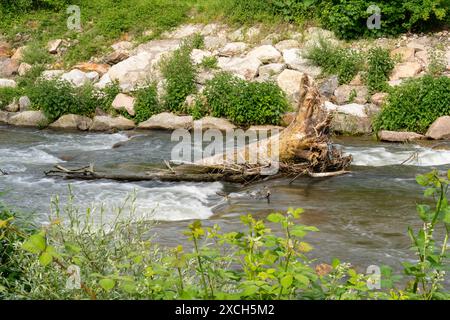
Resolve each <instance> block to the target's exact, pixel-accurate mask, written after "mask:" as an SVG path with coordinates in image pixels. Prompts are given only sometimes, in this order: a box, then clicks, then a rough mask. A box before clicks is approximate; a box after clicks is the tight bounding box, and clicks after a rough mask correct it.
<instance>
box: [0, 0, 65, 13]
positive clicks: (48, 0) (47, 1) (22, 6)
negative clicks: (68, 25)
mask: <svg viewBox="0 0 450 320" xmlns="http://www.w3.org/2000/svg"><path fill="white" fill-rule="evenodd" d="M71 3H72V1H69V0H2V1H1V2H0V7H2V8H4V9H5V10H9V11H12V12H19V11H27V10H31V9H40V8H42V9H61V8H63V7H64V6H65V5H70V4H71Z"/></svg>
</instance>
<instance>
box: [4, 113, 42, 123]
mask: <svg viewBox="0 0 450 320" xmlns="http://www.w3.org/2000/svg"><path fill="white" fill-rule="evenodd" d="M8 123H9V124H11V125H14V126H21V127H39V126H43V125H46V124H47V123H48V119H47V117H46V116H45V115H44V113H43V112H42V111H24V112H20V113H17V114H15V115H12V116H11V117H10V118H9V121H8Z"/></svg>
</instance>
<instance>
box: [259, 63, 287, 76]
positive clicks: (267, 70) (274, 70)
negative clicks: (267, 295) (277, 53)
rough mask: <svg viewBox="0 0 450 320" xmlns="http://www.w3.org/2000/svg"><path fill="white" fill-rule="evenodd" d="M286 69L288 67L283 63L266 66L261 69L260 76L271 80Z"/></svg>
mask: <svg viewBox="0 0 450 320" xmlns="http://www.w3.org/2000/svg"><path fill="white" fill-rule="evenodd" d="M285 68H286V65H285V64H283V63H271V64H266V65H263V66H261V67H260V68H259V76H260V77H261V78H263V79H269V78H271V77H273V76H277V75H279V74H280V73H281V72H282V71H283V70H284V69H285Z"/></svg>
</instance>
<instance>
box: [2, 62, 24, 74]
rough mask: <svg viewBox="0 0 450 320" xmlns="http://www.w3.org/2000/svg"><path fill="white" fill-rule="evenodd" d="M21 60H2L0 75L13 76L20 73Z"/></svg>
mask: <svg viewBox="0 0 450 320" xmlns="http://www.w3.org/2000/svg"><path fill="white" fill-rule="evenodd" d="M19 66H20V62H19V61H17V60H13V59H10V58H6V59H3V60H0V77H12V76H14V75H16V74H18V71H19Z"/></svg>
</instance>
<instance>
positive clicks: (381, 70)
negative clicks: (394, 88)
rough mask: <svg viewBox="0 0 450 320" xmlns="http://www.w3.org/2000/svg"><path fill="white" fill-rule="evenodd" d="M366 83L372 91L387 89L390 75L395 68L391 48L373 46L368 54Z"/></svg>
mask: <svg viewBox="0 0 450 320" xmlns="http://www.w3.org/2000/svg"><path fill="white" fill-rule="evenodd" d="M367 64H368V67H367V75H366V80H365V81H366V84H367V87H368V89H369V92H370V93H375V92H380V91H387V90H388V88H389V84H388V80H389V76H390V74H391V72H392V70H394V67H395V61H394V60H393V59H392V58H391V56H390V53H389V50H387V49H383V48H372V49H370V50H369V53H368V56H367Z"/></svg>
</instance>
